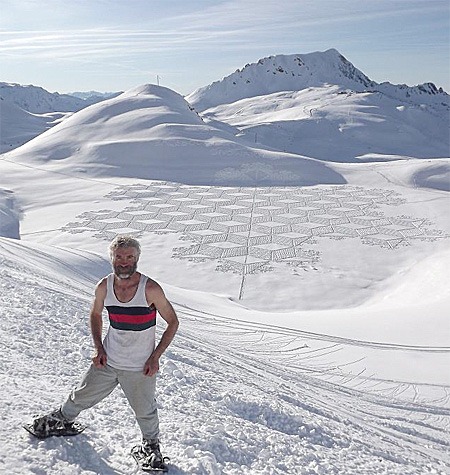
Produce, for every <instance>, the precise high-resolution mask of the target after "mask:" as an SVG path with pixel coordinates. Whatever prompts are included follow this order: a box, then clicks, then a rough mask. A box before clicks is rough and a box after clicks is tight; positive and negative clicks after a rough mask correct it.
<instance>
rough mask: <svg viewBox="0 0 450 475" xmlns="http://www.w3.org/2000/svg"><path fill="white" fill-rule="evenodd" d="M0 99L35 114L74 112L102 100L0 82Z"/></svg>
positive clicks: (98, 97)
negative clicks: (85, 98)
mask: <svg viewBox="0 0 450 475" xmlns="http://www.w3.org/2000/svg"><path fill="white" fill-rule="evenodd" d="M0 97H2V98H3V99H5V100H6V101H8V102H11V103H13V104H15V105H17V106H19V107H20V108H21V109H24V110H26V111H28V112H32V113H35V114H43V113H46V112H75V111H78V110H80V109H83V108H84V107H86V106H88V105H90V104H93V103H95V102H99V101H102V100H103V99H104V98H103V97H101V96H96V97H94V98H91V99H88V100H84V99H81V98H79V97H75V96H71V95H69V94H59V93H57V92H53V93H52V92H48V91H46V90H45V89H44V88H42V87H38V86H33V85H27V86H25V85H23V84H16V83H7V82H0Z"/></svg>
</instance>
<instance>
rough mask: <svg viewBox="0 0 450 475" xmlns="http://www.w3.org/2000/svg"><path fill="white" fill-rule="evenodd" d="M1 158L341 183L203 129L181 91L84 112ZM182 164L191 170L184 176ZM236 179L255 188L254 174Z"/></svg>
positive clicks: (179, 177) (146, 89)
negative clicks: (269, 171) (246, 171)
mask: <svg viewBox="0 0 450 475" xmlns="http://www.w3.org/2000/svg"><path fill="white" fill-rule="evenodd" d="M7 157H8V159H9V160H13V161H15V160H18V161H20V162H26V163H29V164H42V163H47V164H48V165H49V166H54V165H55V163H57V166H58V169H59V170H63V169H70V170H71V171H78V172H85V171H86V170H90V172H91V173H95V174H96V175H100V176H125V177H126V176H131V177H136V176H139V177H146V178H152V179H159V180H175V181H178V182H186V183H195V184H203V183H215V184H220V183H221V182H223V180H224V179H223V177H222V175H221V173H222V172H223V169H224V168H225V166H226V167H229V168H231V169H234V170H239V168H240V167H241V166H242V165H244V164H250V165H251V166H253V164H255V163H258V164H261V165H263V166H266V167H276V169H277V174H278V175H279V179H278V180H277V181H278V182H279V183H283V184H286V183H288V184H289V183H292V184H316V183H342V182H343V179H342V177H341V176H340V175H339V174H337V173H336V172H334V171H333V170H331V169H330V168H329V167H327V166H326V165H325V164H322V163H320V162H317V161H314V160H310V159H308V158H302V157H293V156H292V155H288V154H282V153H281V154H280V153H273V152H269V151H264V150H259V149H254V148H252V147H249V146H247V145H243V144H241V143H239V142H238V141H237V140H236V138H235V137H234V136H233V135H232V134H230V133H228V132H226V131H224V130H221V129H217V128H215V127H213V126H210V125H207V124H205V123H204V122H203V121H202V120H201V118H200V117H199V116H198V115H197V114H196V113H195V112H194V111H192V110H191V108H190V107H189V105H188V103H187V102H186V101H185V100H184V99H183V97H182V96H180V95H179V94H177V93H176V92H174V91H171V90H170V89H167V88H163V87H159V86H152V85H145V86H140V87H138V88H135V89H131V90H130V91H127V92H126V93H124V94H121V95H120V96H118V97H116V98H113V99H109V100H106V101H103V102H101V103H99V104H94V105H92V106H90V107H88V108H86V109H83V110H82V111H79V112H77V113H76V114H74V115H73V116H71V117H70V118H68V119H66V120H64V122H62V123H61V124H58V125H57V126H55V127H53V128H52V129H50V130H48V131H46V132H45V133H43V134H42V135H40V136H39V137H37V138H36V139H34V140H32V141H30V142H28V143H27V144H25V145H24V146H23V147H21V148H20V149H17V150H14V151H12V152H10V153H8V155H7ZM187 160H189V165H188V166H189V168H190V169H191V170H192V171H194V170H195V173H190V174H186V172H185V167H186V163H187ZM136 167H137V168H136ZM136 170H137V172H136ZM293 170H296V171H297V170H303V172H302V174H301V175H299V174H298V173H297V172H296V173H293ZM273 178H274V177H270V179H271V180H273ZM237 180H238V181H239V183H241V184H245V183H254V179H253V178H252V177H247V178H246V177H245V176H239V177H237ZM262 182H263V183H264V180H262ZM227 183H230V181H229V180H228V181H227Z"/></svg>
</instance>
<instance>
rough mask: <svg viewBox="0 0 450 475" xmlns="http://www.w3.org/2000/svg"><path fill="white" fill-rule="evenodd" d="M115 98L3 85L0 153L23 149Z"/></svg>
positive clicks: (19, 85) (1, 88) (0, 103)
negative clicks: (72, 117) (64, 122)
mask: <svg viewBox="0 0 450 475" xmlns="http://www.w3.org/2000/svg"><path fill="white" fill-rule="evenodd" d="M114 95H115V94H113V93H108V94H105V95H102V94H100V93H99V94H90V93H88V94H87V96H86V97H76V96H73V95H68V94H58V93H57V92H55V93H51V92H48V91H46V90H45V89H43V88H42V87H36V86H31V85H30V86H24V85H21V84H12V83H5V82H0V120H1V124H0V130H1V134H0V153H3V152H7V151H10V150H12V149H14V148H17V147H19V146H20V145H23V144H24V143H26V142H28V141H29V140H31V139H32V138H34V137H37V136H38V135H40V134H41V133H43V132H44V131H45V130H47V129H49V128H51V127H53V126H54V125H56V124H58V123H59V122H60V121H61V120H63V119H64V118H65V117H68V116H70V115H71V114H72V113H73V112H76V111H78V110H81V109H83V108H85V107H87V106H89V105H91V104H95V103H97V102H100V101H103V100H105V99H106V98H108V97H112V96H114Z"/></svg>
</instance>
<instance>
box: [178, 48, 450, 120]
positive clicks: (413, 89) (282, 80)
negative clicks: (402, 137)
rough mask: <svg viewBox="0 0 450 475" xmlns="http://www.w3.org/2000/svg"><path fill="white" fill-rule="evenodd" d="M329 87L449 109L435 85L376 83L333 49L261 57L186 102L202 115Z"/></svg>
mask: <svg viewBox="0 0 450 475" xmlns="http://www.w3.org/2000/svg"><path fill="white" fill-rule="evenodd" d="M274 76H275V77H276V80H275V81H274V80H273V79H274ZM326 84H334V85H338V86H340V87H341V88H342V90H343V91H345V90H346V89H347V90H352V91H354V92H381V93H383V94H387V95H391V96H392V95H393V96H396V97H397V98H398V99H400V100H406V101H407V102H414V103H420V101H422V102H423V101H424V99H425V102H426V103H428V104H429V105H432V106H435V107H441V106H444V107H446V108H447V110H448V108H449V98H450V96H449V95H448V94H447V93H446V92H445V91H444V90H443V89H442V88H437V87H436V86H435V85H434V84H433V83H431V82H428V83H424V84H420V85H417V86H407V85H406V84H401V85H394V84H391V83H389V82H383V83H377V82H375V81H373V80H371V79H370V78H369V77H368V76H366V75H365V74H364V73H363V72H362V71H360V70H359V69H358V68H356V67H355V66H354V65H353V64H352V63H351V62H350V61H349V60H348V59H347V58H345V57H344V56H343V55H342V54H341V53H339V51H337V50H336V49H334V48H332V49H329V50H327V51H324V52H314V53H307V54H293V55H283V54H280V55H275V56H268V57H265V58H262V59H260V60H258V61H257V62H256V63H251V64H247V65H246V66H244V68H242V69H238V70H237V71H235V72H234V73H232V74H230V75H228V76H226V77H224V78H223V79H221V80H220V81H215V82H213V83H211V84H209V85H207V86H204V87H201V88H199V89H197V90H196V91H194V92H192V93H191V94H189V95H187V96H186V100H187V101H188V102H189V103H190V104H192V106H193V107H195V109H196V110H198V111H200V112H201V111H204V110H206V109H208V108H210V107H214V106H217V105H219V104H225V103H232V102H236V101H237V100H240V99H244V98H246V97H255V96H260V95H267V94H271V93H274V92H282V91H299V90H303V89H306V88H308V87H318V86H324V85H326ZM419 98H420V100H419ZM436 98H437V99H436ZM416 99H417V100H416Z"/></svg>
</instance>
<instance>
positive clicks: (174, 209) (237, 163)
mask: <svg viewBox="0 0 450 475" xmlns="http://www.w3.org/2000/svg"><path fill="white" fill-rule="evenodd" d="M336 56H337V57H338V53H337V52H335V51H334V50H332V51H331V52H327V56H326V57H327V58H328V61H330V58H331V59H332V58H335V57H336ZM315 61H316V62H317V61H318V58H317V57H316V59H315ZM340 61H341V62H342V60H340ZM305 63H306V60H305ZM342 64H344V65H345V71H347V73H349V72H350V73H351V74H350V75H351V76H352V77H353V78H355V77H356V78H359V79H358V80H359V82H360V84H363V83H364V82H367V81H370V80H369V79H368V78H366V77H365V76H364V75H363V74H362V73H360V72H358V71H355V70H354V69H353V68H352V67H351V65H349V64H347V63H343V62H342ZM309 67H311V68H312V63H311V64H310V65H309ZM244 69H245V68H244ZM323 71H328V69H326V67H325V66H323V67H322V69H320V71H319V72H320V74H322V72H323ZM341 73H342V71H341ZM317 74H319V73H317ZM342 74H343V73H342ZM340 77H341V76H339V75H337V76H336V77H335V83H330V85H329V86H325V85H323V84H322V85H319V84H315V85H313V86H309V85H308V86H305V88H299V89H298V90H293V91H291V92H289V91H287V92H286V90H279V91H265V92H264V95H263V96H261V95H260V94H261V92H262V90H260V89H258V90H257V91H256V92H257V94H255V95H251V94H248V91H247V89H245V90H242V91H241V92H240V94H241V95H242V98H241V99H239V102H234V103H218V104H217V105H216V106H214V109H210V110H209V111H207V110H205V111H203V112H202V114H201V116H199V115H198V114H197V113H196V111H195V110H192V105H191V104H190V103H189V102H188V101H187V100H186V99H185V98H183V97H181V96H180V95H179V94H177V93H176V92H175V91H171V90H169V89H166V88H162V87H158V86H151V85H144V86H139V87H137V88H134V89H132V90H130V91H126V92H125V93H124V94H121V95H120V96H118V97H114V98H111V99H108V100H105V101H103V102H101V103H98V104H94V105H92V106H90V107H88V108H85V109H83V110H81V111H79V112H76V113H75V114H73V115H71V117H69V118H66V119H64V120H63V121H62V122H61V123H60V124H57V125H55V126H54V127H52V128H51V129H50V130H48V131H46V132H44V133H42V134H40V135H39V136H37V137H36V138H34V139H33V140H31V141H29V142H28V143H26V144H25V145H22V146H21V147H19V148H17V149H15V150H12V151H9V152H8V153H5V154H3V155H1V156H0V268H1V272H0V288H1V289H2V292H0V309H1V314H2V324H1V325H0V339H1V342H2V348H3V351H2V353H1V357H0V362H1V365H0V367H1V370H0V375H1V379H2V397H1V399H0V408H1V411H2V414H3V415H4V417H3V424H2V427H1V428H0V439H1V440H2V444H1V447H0V455H1V456H0V472H1V473H7V474H15V473H17V474H18V473H20V474H24V473H27V474H32V473H33V474H55V475H56V474H73V475H80V474H83V475H87V474H102V475H108V474H125V473H126V474H130V473H138V471H137V469H136V468H135V465H134V462H133V460H132V458H131V456H130V454H129V450H130V448H131V447H132V445H134V444H135V443H137V442H138V441H139V431H138V427H137V425H136V423H135V421H134V416H133V414H132V411H131V409H130V408H129V406H128V405H127V403H126V400H125V399H124V395H123V393H122V392H121V390H120V389H117V390H116V391H115V392H114V393H113V394H112V395H111V396H110V397H108V398H107V399H105V400H104V401H103V402H102V403H100V404H99V405H98V406H96V407H95V408H93V409H91V410H89V411H86V412H85V413H83V414H82V415H81V416H80V419H81V421H83V422H85V423H86V424H87V425H88V428H87V429H86V431H85V432H84V433H83V434H82V435H80V436H77V437H76V438H66V439H60V438H52V439H47V440H44V441H38V440H35V439H31V437H30V436H29V435H28V434H27V433H26V432H25V431H24V430H23V429H22V427H21V425H22V423H24V422H26V421H28V420H29V419H30V418H31V416H32V415H33V414H35V413H42V412H46V411H48V410H50V409H54V408H56V407H57V406H58V405H59V404H60V403H61V402H62V401H63V399H64V398H65V397H66V396H67V394H68V392H69V390H70V389H71V388H72V387H73V385H75V384H77V383H78V381H79V379H80V377H81V375H82V373H83V372H84V371H85V370H86V369H87V367H88V365H89V360H90V355H91V352H92V344H91V338H90V332H89V326H88V314H89V308H90V304H91V299H92V295H93V289H94V286H95V283H96V282H97V281H98V280H99V279H100V278H101V277H103V276H104V275H106V274H107V273H109V272H110V263H109V260H108V253H107V246H108V243H109V241H110V240H111V239H112V238H113V237H114V236H115V235H116V234H117V233H119V232H131V233H133V234H135V235H136V236H138V237H139V239H140V241H141V243H142V248H143V254H142V257H141V260H140V263H139V268H140V270H141V271H142V272H144V273H146V274H149V275H151V276H152V277H153V278H155V279H156V280H157V281H159V282H160V283H161V285H162V286H163V288H164V290H165V292H166V294H167V295H168V297H169V299H170V300H171V302H172V303H173V304H174V307H175V309H176V311H177V313H178V315H179V318H180V322H181V325H180V330H179V333H178V334H177V336H176V338H175V340H174V342H173V343H172V345H171V346H170V347H169V349H168V350H167V351H166V353H165V354H164V356H163V358H162V361H161V370H160V374H159V381H158V393H157V397H158V404H159V406H160V418H161V431H162V437H161V438H162V441H161V442H162V448H163V451H164V453H165V455H168V456H169V457H171V460H172V467H171V473H173V474H175V475H176V474H222V473H223V474H236V475H237V474H251V475H253V474H284V473H290V474H301V475H313V474H314V475H315V474H327V475H328V474H336V475H337V474H339V475H340V474H349V475H350V474H355V475H356V474H358V475H359V474H365V475H366V474H367V475H372V474H389V475H391V474H401V475H422V474H440V475H443V474H446V473H448V472H449V471H450V457H449V452H448V447H449V445H450V435H449V434H450V432H449V425H450V424H449V415H450V399H449V394H450V393H449V389H450V374H449V371H448V368H449V367H450V358H449V354H450V347H449V343H448V342H449V341H450V327H449V325H448V310H449V308H450V289H449V287H448V281H449V279H450V275H449V274H450V271H449V269H450V252H449V233H450V222H449V218H448V207H449V197H448V191H449V183H450V180H449V176H450V158H448V154H445V153H444V151H445V150H444V146H445V140H444V139H443V138H442V137H443V133H442V130H444V127H445V119H444V118H443V117H444V115H443V112H442V110H439V108H438V107H437V106H436V107H434V105H433V104H431V102H430V101H431V99H429V98H428V96H426V98H427V100H428V101H429V102H428V103H427V102H426V101H425V100H424V104H428V105H427V107H426V108H420V106H418V107H416V106H413V105H412V104H411V103H409V104H407V103H405V102H402V103H400V102H397V101H394V102H393V101H392V99H389V98H388V97H387V96H383V97H381V95H376V94H374V93H369V92H365V93H363V92H361V93H360V94H350V93H345V94H338V91H337V89H336V88H338V89H339V88H342V87H343V86H342V81H344V80H342V81H341V80H340V79H339V78H340ZM348 81H349V79H348V78H347V79H346V80H345V82H346V84H345V85H344V86H345V87H348V85H349V83H348ZM333 84H334V85H333ZM368 84H369V83H368ZM239 87H240V86H239ZM245 87H247V86H245ZM273 87H275V86H273ZM425 90H426V88H425ZM430 91H431V92H433V89H432V88H430ZM431 92H430V94H431ZM418 94H419V93H418ZM423 94H425V92H423ZM439 94H441V93H439V92H436V93H435V94H434V96H437V95H439ZM424 97H425V96H424ZM397 99H398V98H397ZM411 100H412V99H411ZM339 101H341V103H340V102H339ZM312 103H315V104H316V105H317V109H318V110H321V111H322V113H323V114H324V116H325V117H326V118H327V119H326V120H328V121H330V122H333V121H336V123H337V121H340V123H341V125H342V129H343V132H341V133H346V132H347V131H348V130H350V129H352V127H353V128H355V129H358V130H359V135H358V139H357V140H356V139H355V140H350V139H349V141H348V143H347V144H345V143H344V142H336V143H335V142H328V141H327V140H326V138H327V137H329V136H330V135H328V133H327V134H324V135H323V140H322V142H321V143H320V142H317V143H316V146H315V147H313V145H312V142H311V144H310V145H308V146H310V147H311V150H312V151H316V152H317V153H315V154H311V155H312V156H308V155H307V154H306V153H300V152H299V150H298V149H295V148H292V149H291V150H288V151H285V150H287V148H286V146H285V145H286V144H287V143H289V141H285V142H282V140H281V139H280V138H279V137H277V136H276V134H275V133H272V132H271V133H270V134H268V135H267V140H268V145H267V144H266V145H265V144H264V143H263V142H262V141H261V142H258V143H256V144H255V143H254V142H252V141H251V140H249V139H248V138H247V139H243V138H242V137H241V138H239V137H236V135H235V134H236V132H238V133H239V132H240V133H244V134H246V133H248V132H247V131H246V127H253V126H254V127H259V125H258V124H262V123H263V122H264V123H265V124H267V126H268V128H270V127H273V130H276V128H277V127H278V126H279V125H281V124H282V123H283V122H285V121H308V120H309V118H310V115H309V112H308V111H309V110H310V109H309V107H310V105H311V104H312ZM276 104H278V106H279V107H278V108H277V107H276V106H275V105H276ZM369 105H370V107H368V106H369ZM303 106H305V107H306V109H303V108H302V107H303ZM375 106H376V107H377V108H378V109H377V111H376V112H374V109H373V108H374V107H375ZM342 107H344V109H342ZM345 108H347V109H348V110H349V111H350V116H351V117H353V119H352V120H353V122H351V121H347V122H345V120H344V119H345V114H344V115H342V110H345ZM409 109H411V111H410V112H411V114H410V115H409V116H408V117H409V119H408V122H405V121H404V120H405V119H404V116H405V115H406V113H407V111H408V110H409ZM239 111H241V112H240V113H239ZM422 113H423V114H425V115H422ZM425 118H427V119H426V120H425ZM356 119H358V124H357V125H358V127H356V125H355V124H356V122H355V121H356ZM222 121H223V122H222ZM427 121H428V122H427ZM18 123H20V121H19V122H18ZM380 124H381V125H380ZM382 124H384V126H383V127H385V128H383V127H382ZM316 125H317V126H318V129H317V130H318V131H319V132H320V133H323V132H324V130H325V129H324V128H323V125H322V124H321V123H320V121H319V122H318V123H317V124H316ZM380 127H381V128H380ZM390 127H399V128H400V129H401V130H404V131H406V130H413V131H412V132H410V133H411V136H410V138H411V137H413V136H414V135H415V134H416V133H415V132H414V131H415V130H419V129H420V130H422V134H423V136H424V137H425V138H427V139H428V143H429V147H427V145H426V142H427V140H423V139H422V138H421V137H416V138H415V139H414V140H415V141H412V142H411V140H410V139H408V140H405V141H404V142H402V141H401V140H400V141H399V140H397V139H398V134H395V133H392V134H390V133H387V132H386V130H387V129H388V128H390ZM410 128H411V129H410ZM311 130H312V132H313V131H314V130H315V129H314V128H313V127H312V129H311ZM408 133H409V132H408ZM433 134H435V135H433ZM259 135H260V132H258V136H259ZM416 135H419V134H418V133H417V134H416ZM319 136H320V134H319V133H318V134H317V137H319ZM436 136H439V137H441V139H440V140H441V141H442V143H441V144H439V143H438V141H436V140H433V139H434V138H435V137H436ZM277 140H278V141H277ZM269 142H270V143H269ZM368 143H371V144H372V145H376V144H378V143H379V144H380V146H379V147H377V148H375V149H372V150H371V151H369V150H368V149H367V150H362V147H361V144H368ZM299 144H300V142H299ZM269 145H270V146H269ZM300 145H301V144H300ZM300 145H298V146H299V147H300ZM345 147H347V148H345ZM447 151H448V142H447ZM344 152H345V153H344ZM440 152H442V153H440ZM340 154H341V155H340ZM358 154H359V155H358ZM333 157H334V158H335V159H333ZM345 157H346V158H345ZM162 330H163V325H162V323H161V322H159V326H158V332H159V334H160V333H161V331H162Z"/></svg>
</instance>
